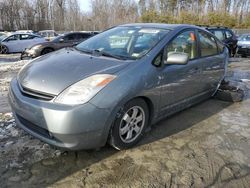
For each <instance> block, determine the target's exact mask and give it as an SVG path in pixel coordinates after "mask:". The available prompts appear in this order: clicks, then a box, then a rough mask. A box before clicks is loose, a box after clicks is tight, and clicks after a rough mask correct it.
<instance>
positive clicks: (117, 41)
mask: <svg viewBox="0 0 250 188" xmlns="http://www.w3.org/2000/svg"><path fill="white" fill-rule="evenodd" d="M168 31H169V30H166V29H159V28H146V27H143V28H142V27H122V26H121V27H115V28H113V29H110V30H107V31H105V32H103V33H100V34H98V35H96V36H94V37H92V38H90V39H88V40H86V41H84V42H82V43H80V44H79V45H77V46H76V49H78V50H80V51H84V52H89V53H91V52H100V53H101V54H102V55H105V54H109V55H110V56H113V57H121V58H125V59H139V58H141V57H142V56H144V55H145V54H147V53H148V52H149V51H150V50H151V49H152V48H153V47H154V46H155V45H156V44H157V43H158V42H159V41H160V40H161V39H162V38H163V37H164V36H165V35H166V34H167V33H168Z"/></svg>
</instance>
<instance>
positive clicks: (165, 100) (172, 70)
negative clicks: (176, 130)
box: [160, 30, 203, 113]
mask: <svg viewBox="0 0 250 188" xmlns="http://www.w3.org/2000/svg"><path fill="white" fill-rule="evenodd" d="M196 38H197V37H196V35H195V31H194V30H187V31H183V32H182V33H180V34H178V35H177V36H176V37H175V38H174V40H172V41H171V42H170V43H169V44H168V45H167V46H166V47H165V50H164V59H163V60H164V61H166V60H167V56H168V54H170V53H173V52H183V53H186V54H188V56H189V61H188V63H187V64H186V65H164V67H163V70H162V76H161V100H160V101H161V102H160V105H161V112H162V113H166V111H168V110H170V109H172V106H175V105H177V104H179V103H181V102H182V101H183V100H185V99H189V98H191V97H193V96H195V95H197V94H199V93H202V92H203V90H202V80H201V79H202V65H201V64H200V61H199V59H198V50H197V49H198V48H197V44H198V43H197V40H196ZM177 111H178V110H177Z"/></svg>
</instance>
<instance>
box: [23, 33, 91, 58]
mask: <svg viewBox="0 0 250 188" xmlns="http://www.w3.org/2000/svg"><path fill="white" fill-rule="evenodd" d="M93 35H95V33H93V32H70V33H66V34H63V35H60V36H58V37H56V38H55V39H53V40H51V41H48V42H43V43H39V44H36V45H33V46H31V47H30V48H27V49H25V51H23V52H22V55H21V59H24V58H35V57H38V56H41V55H44V54H47V53H50V52H53V51H56V50H59V49H61V48H65V47H73V46H75V45H77V44H79V43H81V42H82V41H84V40H86V39H88V38H89V37H92V36H93Z"/></svg>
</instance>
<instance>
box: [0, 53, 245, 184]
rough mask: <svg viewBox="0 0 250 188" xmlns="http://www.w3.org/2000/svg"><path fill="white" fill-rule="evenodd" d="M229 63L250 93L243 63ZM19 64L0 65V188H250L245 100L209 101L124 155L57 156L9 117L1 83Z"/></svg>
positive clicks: (4, 83) (82, 153)
mask: <svg viewBox="0 0 250 188" xmlns="http://www.w3.org/2000/svg"><path fill="white" fill-rule="evenodd" d="M5 60H6V57H5ZM231 61H232V62H231V64H230V69H229V70H230V71H229V73H228V79H229V80H230V81H231V82H232V83H233V84H236V85H238V86H239V87H242V88H244V89H245V91H246V94H248V96H250V95H249V94H250V92H249V91H248V89H249V88H250V82H249V80H250V60H248V59H233V60H231ZM0 62H1V57H0ZM25 63H27V61H18V62H9V63H1V64H0V110H1V111H0V182H1V185H0V187H25V188H26V187H67V188H70V187H249V186H250V149H249V148H250V147H249V146H250V108H249V106H250V98H249V97H248V96H246V97H245V100H244V101H243V102H240V103H230V102H224V101H220V100H216V99H210V100H207V101H205V102H203V103H201V104H199V105H196V106H194V107H192V108H189V109H187V110H185V111H183V112H180V113H178V114H176V115H174V116H172V117H170V118H168V119H166V120H164V121H161V122H159V123H158V124H157V125H155V126H153V128H152V130H151V131H150V132H149V133H147V134H146V135H145V137H144V139H143V140H142V142H141V143H139V145H138V146H137V147H135V148H133V149H130V150H126V151H120V152H118V151H115V150H113V149H112V148H111V147H109V146H106V147H104V148H101V149H100V150H98V151H97V150H92V151H79V152H64V151H61V150H56V149H54V148H52V147H50V146H49V145H47V144H45V143H43V142H41V141H39V140H37V139H35V138H33V137H31V136H29V135H28V134H26V133H25V132H24V131H22V130H20V129H19V128H18V127H17V126H16V124H15V121H14V119H13V117H12V114H11V113H10V110H9V106H8V104H7V98H6V93H7V86H8V83H9V81H10V79H11V77H13V76H14V75H15V74H16V72H17V71H18V70H19V69H20V68H21V66H23V65H24V64H25Z"/></svg>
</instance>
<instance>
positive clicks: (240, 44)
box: [237, 40, 250, 46]
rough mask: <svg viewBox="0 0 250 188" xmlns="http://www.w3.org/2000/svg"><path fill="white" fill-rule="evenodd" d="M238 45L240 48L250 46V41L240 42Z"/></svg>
mask: <svg viewBox="0 0 250 188" xmlns="http://www.w3.org/2000/svg"><path fill="white" fill-rule="evenodd" d="M237 45H239V46H242V45H247V46H250V41H244V40H239V41H238V42H237Z"/></svg>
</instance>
